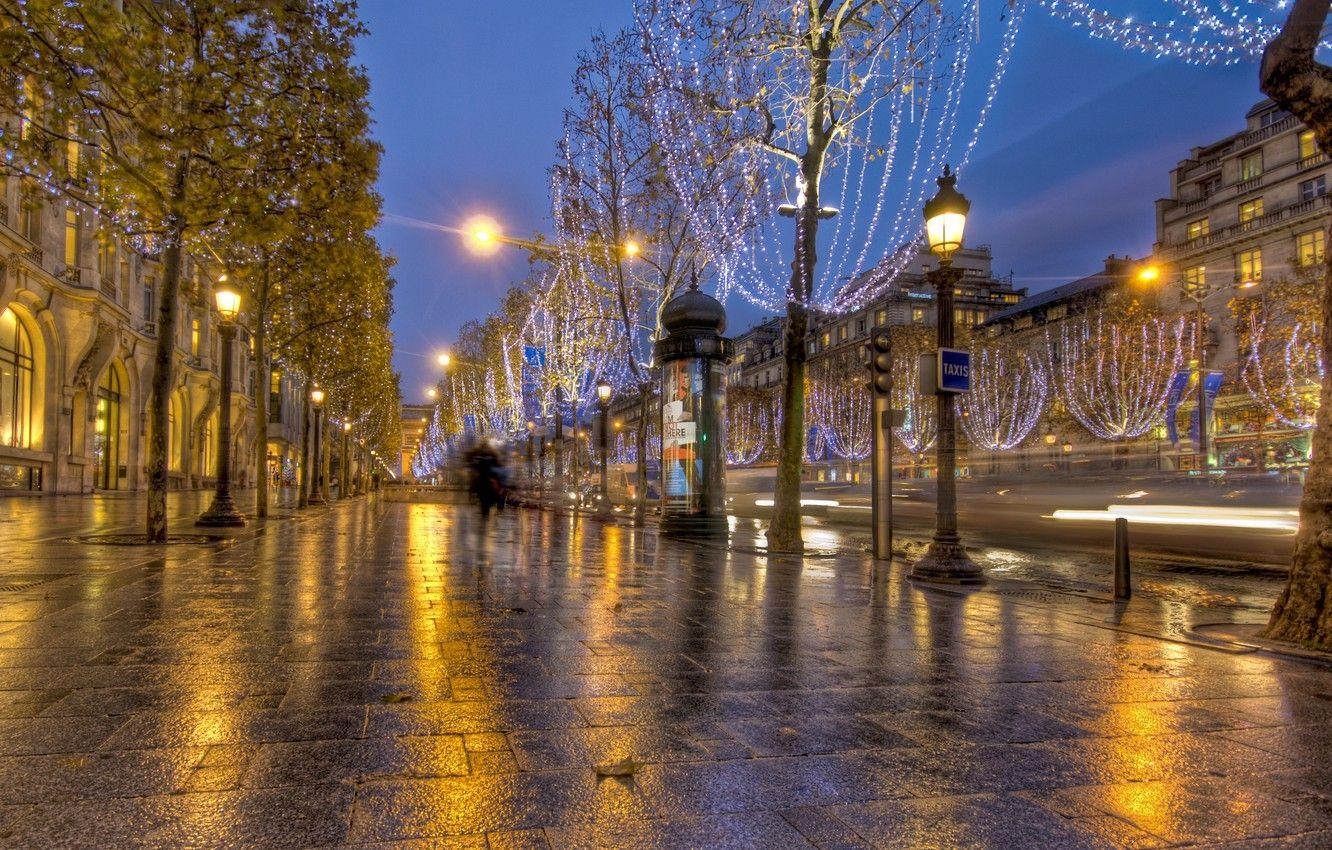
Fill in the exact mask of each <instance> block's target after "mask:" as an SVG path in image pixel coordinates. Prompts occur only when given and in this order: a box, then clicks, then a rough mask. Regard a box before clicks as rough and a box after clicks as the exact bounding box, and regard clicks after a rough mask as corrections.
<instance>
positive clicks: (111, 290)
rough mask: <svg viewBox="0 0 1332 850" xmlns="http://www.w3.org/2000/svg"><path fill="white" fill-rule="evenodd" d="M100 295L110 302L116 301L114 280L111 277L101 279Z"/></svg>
mask: <svg viewBox="0 0 1332 850" xmlns="http://www.w3.org/2000/svg"><path fill="white" fill-rule="evenodd" d="M102 294H103V295H105V296H106V297H107V298H110V299H111V300H112V301H114V300H116V279H115V278H113V277H103V278H102Z"/></svg>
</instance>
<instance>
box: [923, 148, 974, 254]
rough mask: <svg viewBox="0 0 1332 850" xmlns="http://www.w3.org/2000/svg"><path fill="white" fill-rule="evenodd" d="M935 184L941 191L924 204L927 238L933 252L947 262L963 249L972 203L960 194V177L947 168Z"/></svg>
mask: <svg viewBox="0 0 1332 850" xmlns="http://www.w3.org/2000/svg"><path fill="white" fill-rule="evenodd" d="M935 182H937V183H938V184H939V191H938V193H937V194H936V195H935V196H934V197H933V198H930V199H929V200H928V201H927V202H926V203H925V238H926V240H927V241H928V242H929V245H930V251H932V252H933V253H934V255H935V256H936V257H938V258H939V260H940V261H942V262H945V263H947V262H948V261H949V260H950V259H951V258H952V256H953V252H955V251H956V250H957V249H959V248H961V247H962V236H963V232H964V231H965V230H966V227H967V213H968V212H970V211H971V201H968V200H967V199H966V197H964V196H963V195H962V193H961V192H959V191H957V175H956V174H954V173H953V172H952V171H951V170H950V169H949V167H948V166H947V165H945V166H944V170H943V176H942V177H939V178H938V179H937V180H936V181H935Z"/></svg>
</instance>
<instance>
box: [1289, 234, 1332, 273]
mask: <svg viewBox="0 0 1332 850" xmlns="http://www.w3.org/2000/svg"><path fill="white" fill-rule="evenodd" d="M1326 238H1327V237H1326V236H1325V235H1324V233H1323V231H1322V230H1321V229H1320V230H1310V231H1309V232H1307V233H1300V234H1297V235H1296V236H1295V263H1296V264H1297V265H1300V266H1318V265H1322V263H1323V248H1324V245H1325V240H1326Z"/></svg>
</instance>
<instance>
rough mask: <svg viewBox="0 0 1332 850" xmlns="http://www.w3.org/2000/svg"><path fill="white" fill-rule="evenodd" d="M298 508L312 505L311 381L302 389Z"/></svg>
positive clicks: (306, 382) (307, 380) (307, 381)
mask: <svg viewBox="0 0 1332 850" xmlns="http://www.w3.org/2000/svg"><path fill="white" fill-rule="evenodd" d="M296 483H297V488H296V489H297V495H296V507H298V508H304V507H307V506H309V504H310V380H309V379H308V378H307V379H306V381H305V386H304V387H302V388H301V469H300V475H298V476H297V481H296Z"/></svg>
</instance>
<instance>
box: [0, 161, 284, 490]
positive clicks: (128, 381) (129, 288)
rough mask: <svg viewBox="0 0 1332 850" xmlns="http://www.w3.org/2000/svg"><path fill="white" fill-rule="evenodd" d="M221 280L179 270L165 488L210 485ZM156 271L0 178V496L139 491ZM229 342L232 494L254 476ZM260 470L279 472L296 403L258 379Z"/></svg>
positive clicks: (248, 364) (150, 262)
mask: <svg viewBox="0 0 1332 850" xmlns="http://www.w3.org/2000/svg"><path fill="white" fill-rule="evenodd" d="M219 272H220V270H219V269H217V268H213V267H210V266H208V265H205V264H204V263H203V262H200V261H199V259H198V258H195V257H187V258H186V259H185V260H184V262H183V268H182V281H181V291H180V296H179V298H180V302H179V304H178V309H179V314H178V315H179V319H178V325H177V336H176V339H175V370H174V376H173V382H172V392H171V399H170V425H169V428H170V433H169V434H168V446H169V449H168V457H169V464H168V467H169V477H170V484H171V486H172V487H173V488H194V487H207V486H211V484H212V483H213V481H214V480H215V476H216V456H217V434H218V430H219V429H218V401H219V399H220V398H221V395H220V394H221V392H223V388H222V387H221V385H220V379H219V377H218V373H219V359H218V358H219V352H220V340H219V337H218V333H217V313H216V311H215V309H214V307H213V293H212V287H213V282H214V280H215V278H216V276H217V275H218V274H219ZM160 279H161V268H160V263H159V261H158V258H157V257H156V256H153V255H151V254H147V253H144V252H142V251H137V250H134V249H133V248H132V247H131V246H130V245H129V244H128V242H127V241H126V240H124V239H121V238H119V237H118V236H117V234H116V233H115V232H114V231H112V230H111V229H110V228H109V227H107V226H106V224H105V222H103V221H102V220H101V219H100V218H99V217H98V215H97V214H96V213H95V212H94V211H93V210H92V209H90V208H88V207H86V206H84V205H82V204H79V203H77V202H76V201H73V200H71V199H70V198H68V197H66V196H65V195H63V194H56V193H51V192H48V191H45V190H43V189H42V188H41V187H40V186H38V185H37V184H36V183H34V182H32V181H30V180H27V179H25V178H20V177H17V176H10V177H0V491H26V492H44V493H89V492H93V491H117V490H122V491H123V490H139V489H143V488H144V487H145V486H146V481H147V477H146V466H147V458H148V428H149V424H148V418H149V417H148V393H149V388H150V385H151V378H152V370H153V363H152V361H153V349H154V346H155V344H156V338H157V323H156V318H157V311H158V301H157V299H158V297H159V295H158V293H159V281H160ZM245 321H246V319H245V317H244V315H242V319H241V324H242V327H241V328H239V329H238V332H237V336H236V343H235V345H234V346H233V356H234V357H235V358H236V361H235V364H234V366H235V368H234V369H233V375H234V376H235V381H234V386H232V387H230V388H228V391H230V392H231V393H232V415H233V428H232V433H233V439H234V441H235V443H234V445H233V447H232V458H233V463H234V466H235V468H234V470H233V479H232V480H233V482H234V483H235V484H236V486H241V487H243V486H247V485H248V484H251V483H252V482H253V481H254V479H255V475H256V474H257V473H258V470H257V468H256V466H257V465H256V461H255V453H254V452H253V451H252V450H251V447H252V446H253V445H254V440H255V424H254V421H253V420H254V417H253V414H252V411H253V404H252V402H251V399H252V398H253V395H254V391H255V382H256V381H257V380H261V377H260V376H259V375H258V374H256V369H255V368H254V367H253V366H252V359H251V358H250V357H249V349H250V337H249V333H248V330H247V329H246V328H245V327H244V325H245ZM262 379H263V380H265V381H267V382H269V384H270V391H271V392H270V395H271V399H272V400H275V401H277V402H278V403H277V404H276V405H275V406H274V408H273V411H274V412H273V415H272V416H271V417H270V420H271V421H270V423H269V426H268V434H267V435H266V437H267V438H268V440H269V452H268V454H269V460H270V464H272V465H273V466H274V468H278V469H280V468H281V467H282V466H283V465H284V464H290V463H291V462H292V461H293V459H295V457H296V456H297V453H298V450H297V448H296V446H298V445H299V439H298V433H297V429H296V427H295V424H294V423H296V422H298V421H299V407H300V402H301V400H300V399H299V398H297V397H296V396H295V395H294V393H296V392H297V391H296V390H294V388H293V385H292V382H291V381H288V380H286V379H285V378H284V377H283V376H281V375H280V374H279V375H277V376H276V377H274V376H273V375H270V374H265V375H263V377H262Z"/></svg>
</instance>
